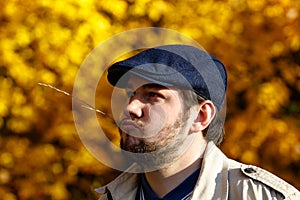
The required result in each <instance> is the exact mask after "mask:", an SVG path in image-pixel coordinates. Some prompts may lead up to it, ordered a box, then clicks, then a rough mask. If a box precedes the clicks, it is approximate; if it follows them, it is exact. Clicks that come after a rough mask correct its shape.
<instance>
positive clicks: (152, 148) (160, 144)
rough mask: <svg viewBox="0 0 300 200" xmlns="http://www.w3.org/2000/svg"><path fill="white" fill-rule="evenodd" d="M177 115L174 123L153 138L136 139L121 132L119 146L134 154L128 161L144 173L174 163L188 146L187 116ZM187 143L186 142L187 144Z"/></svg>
mask: <svg viewBox="0 0 300 200" xmlns="http://www.w3.org/2000/svg"><path fill="white" fill-rule="evenodd" d="M184 116H185V117H183V118H184V119H183V118H182V117H181V115H179V116H178V117H177V119H176V120H175V122H174V123H172V124H169V125H167V126H165V127H164V128H162V129H161V130H160V131H159V132H158V133H157V134H156V135H155V136H152V137H149V138H138V137H134V136H131V135H128V134H126V133H124V132H121V141H120V146H121V148H122V149H123V150H125V151H128V152H131V153H134V154H131V156H130V157H128V158H126V159H130V160H132V161H133V162H135V163H138V164H139V165H141V166H142V167H143V168H144V169H145V170H146V171H152V170H155V169H159V168H162V167H164V166H166V165H168V164H170V163H172V162H174V161H176V160H177V159H178V158H179V157H180V156H181V155H182V154H183V153H184V152H185V150H186V148H187V147H188V145H189V144H190V142H191V141H190V140H187V137H188V136H189V134H188V133H189V127H190V126H189V125H190V123H188V114H185V115H184ZM187 141H188V142H187Z"/></svg>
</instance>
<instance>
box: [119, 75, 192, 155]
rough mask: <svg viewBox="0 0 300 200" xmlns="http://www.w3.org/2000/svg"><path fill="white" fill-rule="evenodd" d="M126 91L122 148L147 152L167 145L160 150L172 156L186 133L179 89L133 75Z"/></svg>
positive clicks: (185, 121)
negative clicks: (126, 100)
mask: <svg viewBox="0 0 300 200" xmlns="http://www.w3.org/2000/svg"><path fill="white" fill-rule="evenodd" d="M126 91H127V93H128V98H129V103H128V105H127V106H126V108H125V109H124V114H123V117H122V120H121V123H120V134H121V148H122V149H124V150H126V151H129V152H133V153H150V152H154V151H158V150H161V149H162V148H165V147H167V148H166V149H165V150H164V151H163V152H162V153H163V154H168V157H170V158H172V154H173V155H175V154H177V153H176V151H179V149H180V146H182V144H183V141H184V140H185V138H186V137H187V136H188V133H189V127H188V125H187V118H188V114H187V113H188V112H185V111H184V110H183V107H184V106H183V104H182V97H181V94H180V90H178V89H173V88H166V87H163V86H160V85H157V84H151V83H149V82H147V81H145V80H143V79H141V78H138V77H134V76H132V77H131V78H130V79H129V87H128V88H127V89H126ZM175 157H176V156H175Z"/></svg>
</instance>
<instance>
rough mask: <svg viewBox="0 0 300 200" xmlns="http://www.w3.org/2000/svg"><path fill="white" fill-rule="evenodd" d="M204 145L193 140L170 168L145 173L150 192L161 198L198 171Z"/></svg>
mask: <svg viewBox="0 0 300 200" xmlns="http://www.w3.org/2000/svg"><path fill="white" fill-rule="evenodd" d="M206 144H207V143H206V141H205V140H195V141H194V142H193V143H192V144H191V146H190V148H189V149H188V150H187V151H186V152H185V153H184V154H183V155H182V156H181V157H180V158H179V159H178V160H176V161H175V162H174V163H172V164H171V165H170V166H168V167H165V168H162V169H159V170H156V171H152V172H147V173H146V174H145V175H146V179H147V181H148V183H149V185H150V186H151V188H152V190H153V191H154V192H155V193H156V194H157V195H158V196H159V197H160V198H161V197H163V196H165V195H166V194H168V193H169V192H170V191H172V190H173V189H175V188H176V187H177V186H178V185H179V184H180V183H182V182H183V181H184V180H185V179H186V178H187V177H188V176H190V175H191V174H192V173H193V172H195V171H196V170H197V169H199V168H200V167H201V161H202V158H203V154H204V150H205V147H206Z"/></svg>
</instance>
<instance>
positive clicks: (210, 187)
mask: <svg viewBox="0 0 300 200" xmlns="http://www.w3.org/2000/svg"><path fill="white" fill-rule="evenodd" d="M132 167H137V166H136V165H133V166H131V167H130V168H132ZM138 179H139V175H138V174H132V173H128V172H124V173H122V174H121V175H120V176H119V177H118V178H116V179H115V180H114V181H112V182H110V183H109V184H108V185H106V186H104V187H100V188H97V189H96V190H95V191H96V192H98V193H100V194H105V193H108V191H110V193H111V196H112V198H113V199H118V200H127V199H135V195H136V191H137V185H138ZM198 199H222V200H227V199H228V159H227V157H226V156H225V155H224V154H223V153H222V152H221V150H220V149H219V148H218V147H216V145H215V144H214V143H213V142H209V143H208V144H207V147H206V150H205V152H204V157H203V162H202V166H201V171H200V175H199V178H198V181H197V183H196V186H195V190H194V192H193V195H192V198H191V200H198Z"/></svg>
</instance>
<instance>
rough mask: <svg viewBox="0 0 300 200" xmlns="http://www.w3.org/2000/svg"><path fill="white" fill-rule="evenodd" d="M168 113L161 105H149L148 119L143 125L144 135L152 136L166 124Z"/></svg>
mask: <svg viewBox="0 0 300 200" xmlns="http://www.w3.org/2000/svg"><path fill="white" fill-rule="evenodd" d="M168 115H169V113H168V112H167V111H166V110H165V109H163V107H162V106H159V105H154V106H151V107H150V108H149V110H148V117H149V120H147V121H148V122H147V123H145V126H144V127H143V128H144V135H145V137H153V136H155V135H156V134H157V133H159V132H160V131H161V130H162V129H163V128H164V127H165V126H166V125H167V124H168V120H169V119H168V118H169V116H168Z"/></svg>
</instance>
